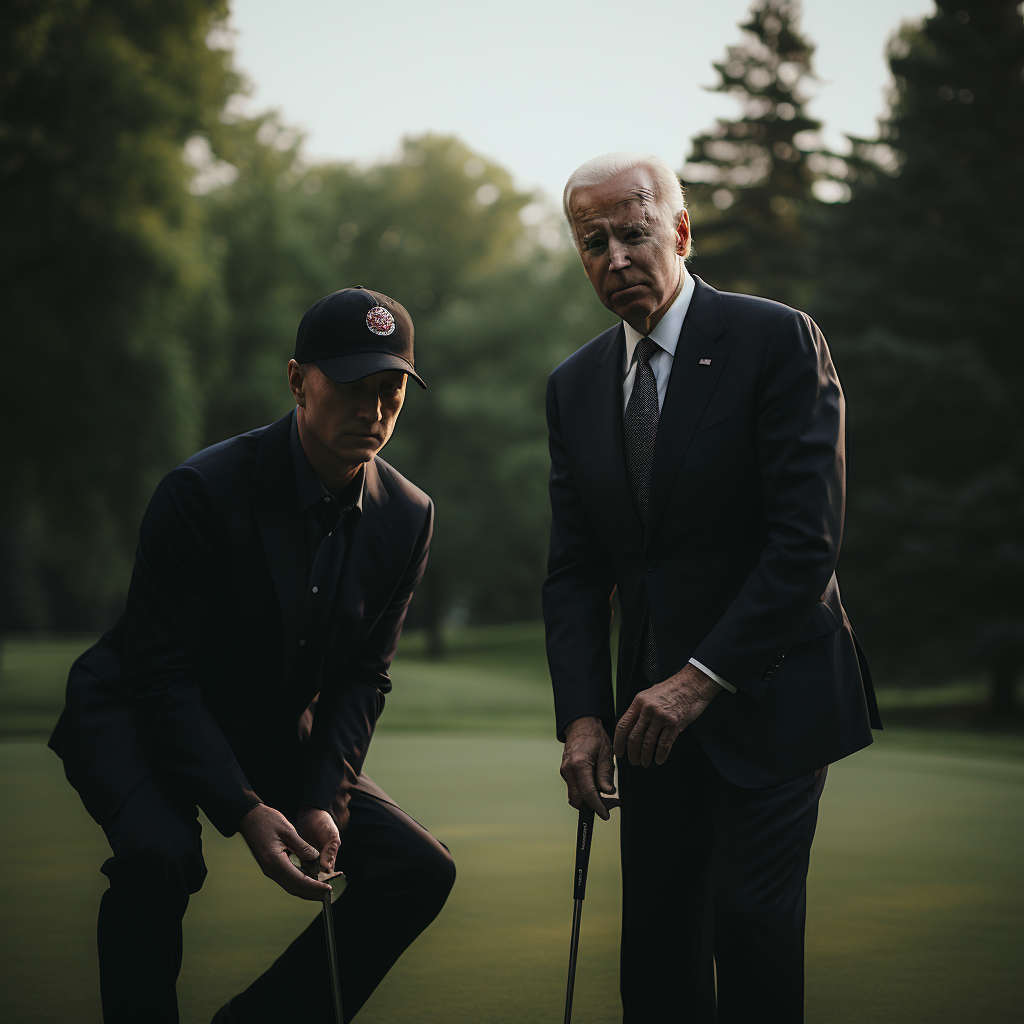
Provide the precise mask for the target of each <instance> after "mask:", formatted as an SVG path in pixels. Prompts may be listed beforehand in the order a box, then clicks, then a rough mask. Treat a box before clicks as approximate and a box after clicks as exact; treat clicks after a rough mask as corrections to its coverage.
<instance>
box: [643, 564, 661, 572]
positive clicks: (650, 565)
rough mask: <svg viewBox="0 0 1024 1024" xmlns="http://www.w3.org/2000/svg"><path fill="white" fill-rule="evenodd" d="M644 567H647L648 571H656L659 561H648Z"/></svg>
mask: <svg viewBox="0 0 1024 1024" xmlns="http://www.w3.org/2000/svg"><path fill="white" fill-rule="evenodd" d="M644 568H645V569H646V570H647V571H648V572H654V570H655V569H657V568H658V563H657V562H648V563H647V564H646V565H645V566H644Z"/></svg>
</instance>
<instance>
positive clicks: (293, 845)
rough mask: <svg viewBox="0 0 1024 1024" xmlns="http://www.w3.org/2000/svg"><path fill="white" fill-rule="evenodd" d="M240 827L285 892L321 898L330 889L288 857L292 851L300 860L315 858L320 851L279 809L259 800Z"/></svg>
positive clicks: (269, 875) (265, 869)
mask: <svg viewBox="0 0 1024 1024" xmlns="http://www.w3.org/2000/svg"><path fill="white" fill-rule="evenodd" d="M238 831H239V832H241V833H242V838H243V839H244V840H245V841H246V843H247V844H248V846H249V849H250V850H251V851H252V855H253V857H255V858H256V863H257V864H259V866H260V870H261V871H262V872H263V874H265V875H266V876H267V878H269V879H271V881H274V882H277V884H278V885H279V886H281V888H282V889H284V891H285V892H287V893H291V895H292V896H298V897H299V898H300V899H304V900H317V901H319V900H322V899H323V895H324V892H325V891H327V892H330V891H331V887H330V886H329V885H328V884H327V883H326V882H318V881H317V880H316V879H315V878H309V877H307V876H306V875H304V874H303V873H302V872H301V871H300V870H299V869H298V868H297V867H296V866H295V865H294V864H293V863H292V862H291V861H290V860H289V859H288V854H289V853H294V854H295V856H296V857H298V858H299V860H301V861H310V860H316V859H317V857H319V856H320V854H319V853H317V851H316V850H315V849H314V848H313V847H312V846H310V845H309V843H307V842H306V841H305V840H304V839H303V838H302V837H301V836H300V835H299V833H298V832H296V831H295V829H294V828H292V824H291V822H290V821H289V820H288V819H287V818H286V817H285V816H284V815H283V814H282V813H281V812H280V811H276V810H274V808H273V807H267V805H266V804H257V805H256V806H255V807H254V808H253V809H252V810H251V811H249V813H248V814H246V815H245V817H244V818H242V820H241V821H240V822H239V823H238ZM335 852H337V851H335Z"/></svg>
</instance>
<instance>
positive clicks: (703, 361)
mask: <svg viewBox="0 0 1024 1024" xmlns="http://www.w3.org/2000/svg"><path fill="white" fill-rule="evenodd" d="M697 365H698V366H710V365H711V360H710V359H701V360H700V362H699V363H698V364H697Z"/></svg>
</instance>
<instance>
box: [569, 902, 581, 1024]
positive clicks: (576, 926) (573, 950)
mask: <svg viewBox="0 0 1024 1024" xmlns="http://www.w3.org/2000/svg"><path fill="white" fill-rule="evenodd" d="M582 917H583V900H573V901H572V939H571V940H570V942H569V983H568V985H567V986H566V990H565V1024H571V1021H572V994H573V989H575V987H576V955H577V953H579V949H580V919H581V918H582Z"/></svg>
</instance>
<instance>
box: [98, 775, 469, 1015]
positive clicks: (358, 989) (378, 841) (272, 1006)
mask: <svg viewBox="0 0 1024 1024" xmlns="http://www.w3.org/2000/svg"><path fill="white" fill-rule="evenodd" d="M350 809H351V817H350V819H349V823H348V827H347V829H346V831H345V835H344V839H343V841H342V845H341V853H340V855H339V857H338V867H339V868H340V869H341V870H342V871H344V872H345V876H346V887H345V890H344V892H342V894H341V895H340V896H338V897H337V899H335V901H334V905H333V908H332V910H333V913H334V921H335V932H336V935H337V942H338V961H339V966H340V973H341V987H342V997H343V998H342V1003H343V1006H344V1008H345V1017H346V1020H349V1019H351V1018H352V1017H353V1016H354V1015H355V1013H356V1011H357V1010H358V1009H359V1008H360V1007H361V1006H362V1005H363V1003H364V1002H366V1000H367V998H368V997H369V996H370V993H371V992H373V990H374V989H375V988H376V987H377V985H378V984H379V982H380V981H381V979H382V978H383V977H384V975H385V974H386V973H387V972H388V970H389V968H390V967H391V965H392V964H393V963H394V962H395V961H396V960H397V959H398V957H399V956H400V955H401V954H402V952H403V951H404V950H405V949H406V947H408V945H409V944H410V943H411V942H412V941H413V939H415V938H416V936H417V935H419V933H420V932H421V931H423V929H424V928H426V927H427V925H428V924H430V922H431V921H432V920H433V919H434V918H435V917H436V916H437V914H438V912H439V911H440V910H441V907H442V906H443V905H444V902H445V900H446V899H447V897H448V893H449V892H450V891H451V888H452V885H453V884H454V881H455V867H454V865H453V863H452V859H451V855H450V854H449V853H448V850H447V849H446V848H445V847H444V846H443V845H442V844H441V843H439V842H438V841H437V840H436V839H434V837H433V836H432V835H430V833H429V832H427V830H426V829H424V828H423V827H422V826H421V825H419V824H417V823H416V822H415V821H413V819H412V818H410V817H409V816H408V815H407V814H405V812H404V811H402V810H401V808H399V807H398V806H397V805H396V804H395V803H393V802H392V801H391V799H390V798H389V797H388V796H387V794H386V793H384V791H383V790H382V789H380V787H379V786H377V785H376V784H375V783H373V782H372V781H371V780H370V779H369V778H368V777H367V776H365V775H364V776H360V778H359V782H358V784H357V786H356V787H355V789H354V790H353V792H352V797H351V803H350ZM102 825H103V829H104V831H105V832H106V834H107V839H108V841H109V842H110V846H111V849H112V850H113V854H114V855H113V856H112V857H111V858H110V859H109V860H107V861H106V862H105V863H104V865H103V868H102V870H103V873H104V874H105V875H106V876H107V878H109V879H110V888H109V889H107V891H106V892H105V893H104V895H103V899H102V901H101V903H100V916H99V927H98V932H97V938H98V944H99V960H100V994H101V999H102V1003H103V1019H104V1021H106V1022H107V1024H138V1022H139V1021H142V1020H145V1021H147V1022H150V1024H163V1022H177V1020H178V1004H177V997H176V995H175V983H176V981H177V978H178V972H179V971H180V969H181V919H182V917H183V915H184V913H185V908H186V907H187V906H188V900H189V896H190V895H191V894H192V893H195V892H198V891H199V889H200V887H201V886H202V884H203V880H204V878H205V877H206V865H205V863H204V862H203V854H202V845H201V842H200V825H199V821H198V814H197V811H196V807H195V804H194V803H192V802H190V801H189V800H188V799H187V797H186V796H185V795H184V794H182V793H181V792H179V791H178V790H177V789H176V787H175V786H174V784H173V782H172V781H171V780H169V779H168V778H167V777H166V776H165V775H163V774H162V773H158V774H156V775H152V776H150V777H149V778H148V779H146V780H145V781H144V782H142V783H140V784H139V785H138V786H137V787H136V788H135V789H134V790H133V791H132V792H131V794H130V795H129V796H128V798H127V800H125V802H124V803H123V804H122V805H121V807H120V808H118V810H117V811H116V812H115V813H114V814H113V815H112V816H111V817H110V818H109V819H107V820H106V821H104V822H102ZM267 884H271V883H267ZM318 906H319V905H318V904H313V903H311V904H310V910H311V912H312V911H314V909H315V908H317V907H318ZM231 1013H232V1016H233V1017H234V1018H235V1019H236V1020H237V1021H238V1022H239V1024H249V1022H251V1021H253V1022H255V1021H273V1022H275V1024H280V1022H282V1021H289V1020H301V1021H303V1022H306V1024H319V1022H321V1021H323V1022H327V1024H333V1021H334V1004H333V998H332V995H331V985H330V973H329V968H328V963H327V947H326V942H325V939H324V929H323V923H322V921H321V919H320V915H319V914H318V915H317V916H316V917H315V918H314V919H313V921H312V922H311V923H310V925H309V927H308V928H306V930H305V931H304V932H302V934H301V935H299V937H298V938H297V939H295V941H294V942H292V944H291V945H290V946H289V947H288V948H287V949H286V950H285V952H284V953H282V954H281V956H280V957H278V959H277V960H276V961H275V962H274V963H273V964H272V965H271V967H270V968H269V969H268V970H267V971H265V972H264V973H263V975H261V976H260V977H259V978H257V979H256V981H254V982H253V983H252V985H250V986H249V988H247V989H246V990H245V991H244V992H243V993H241V994H240V995H237V996H235V998H234V999H233V1000H232V1001H231Z"/></svg>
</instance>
